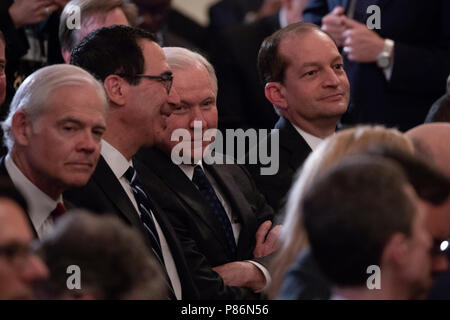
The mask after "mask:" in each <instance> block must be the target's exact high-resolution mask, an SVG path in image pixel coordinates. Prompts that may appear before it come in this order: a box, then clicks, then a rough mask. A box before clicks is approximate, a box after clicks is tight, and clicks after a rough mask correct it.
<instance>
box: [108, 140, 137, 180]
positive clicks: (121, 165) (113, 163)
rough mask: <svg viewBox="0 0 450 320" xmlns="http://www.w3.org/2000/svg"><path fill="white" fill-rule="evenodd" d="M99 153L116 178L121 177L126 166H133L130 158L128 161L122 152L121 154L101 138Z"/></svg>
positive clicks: (126, 168)
mask: <svg viewBox="0 0 450 320" xmlns="http://www.w3.org/2000/svg"><path fill="white" fill-rule="evenodd" d="M101 155H102V157H103V159H105V161H106V163H107V164H108V166H109V167H110V168H111V170H112V171H113V173H114V175H115V176H116V178H117V179H120V178H122V177H123V175H124V174H125V172H126V171H127V170H128V168H129V167H130V166H131V167H132V166H133V162H132V161H131V160H130V161H128V160H127V159H126V158H125V157H124V156H123V154H121V153H120V152H119V151H118V150H117V149H116V148H114V147H113V146H112V145H110V144H109V143H108V142H106V141H105V140H102V151H101Z"/></svg>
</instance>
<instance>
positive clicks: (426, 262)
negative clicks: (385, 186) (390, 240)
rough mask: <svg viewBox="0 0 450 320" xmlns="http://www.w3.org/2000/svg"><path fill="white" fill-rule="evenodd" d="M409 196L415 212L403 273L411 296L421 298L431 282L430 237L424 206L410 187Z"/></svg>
mask: <svg viewBox="0 0 450 320" xmlns="http://www.w3.org/2000/svg"><path fill="white" fill-rule="evenodd" d="M408 192H409V193H410V196H411V198H412V199H413V200H414V202H415V203H416V204H417V210H416V214H415V217H414V220H413V224H412V230H411V236H410V238H409V239H408V249H409V253H408V263H407V264H406V266H405V268H404V270H403V275H402V276H404V277H405V279H406V281H407V282H408V283H409V284H410V290H411V291H410V292H411V297H412V298H413V299H417V298H423V297H424V295H425V294H426V293H427V292H428V290H429V289H430V287H431V284H432V277H431V258H430V250H431V247H432V239H431V236H430V234H429V233H428V231H427V230H426V225H425V218H426V208H425V206H424V205H423V203H422V202H421V201H419V199H418V198H417V196H416V195H415V192H414V191H413V190H412V188H410V189H409V190H408Z"/></svg>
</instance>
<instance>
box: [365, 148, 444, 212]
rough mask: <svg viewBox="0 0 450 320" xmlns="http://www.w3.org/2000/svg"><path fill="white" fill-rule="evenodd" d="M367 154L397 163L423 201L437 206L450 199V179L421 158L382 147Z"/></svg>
mask: <svg viewBox="0 0 450 320" xmlns="http://www.w3.org/2000/svg"><path fill="white" fill-rule="evenodd" d="M413 142H414V141H413ZM415 147H416V149H417V147H418V145H417V144H415ZM367 153H368V154H371V155H374V156H381V157H384V158H387V159H389V160H392V161H395V162H396V163H397V164H398V165H399V166H400V167H401V168H402V169H403V171H404V173H405V175H406V178H407V179H408V181H409V183H410V184H411V185H412V186H413V187H414V189H415V191H416V193H417V195H418V196H419V197H420V198H421V199H422V200H424V201H426V202H430V203H431V204H433V205H436V206H437V205H441V204H443V203H444V202H445V201H446V200H447V199H448V197H450V179H449V178H447V177H446V176H445V175H443V174H442V173H441V172H439V170H438V169H436V168H434V167H432V166H430V165H429V164H428V163H427V162H426V161H425V160H424V159H422V158H421V157H418V156H415V155H412V154H409V153H406V152H403V151H401V150H396V149H392V148H388V147H381V146H378V147H375V148H372V149H370V150H368V152H367Z"/></svg>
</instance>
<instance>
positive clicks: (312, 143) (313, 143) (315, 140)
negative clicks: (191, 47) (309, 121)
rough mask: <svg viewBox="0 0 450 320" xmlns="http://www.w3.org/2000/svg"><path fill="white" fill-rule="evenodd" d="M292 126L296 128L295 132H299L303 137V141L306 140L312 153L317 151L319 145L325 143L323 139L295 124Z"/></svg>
mask: <svg viewBox="0 0 450 320" xmlns="http://www.w3.org/2000/svg"><path fill="white" fill-rule="evenodd" d="M291 124H292V126H293V127H294V128H295V130H297V132H298V133H299V134H300V135H301V136H302V137H303V139H305V141H306V143H307V144H308V146H309V147H310V148H311V150H312V151H314V150H315V149H317V147H318V146H319V144H320V143H321V142H322V141H323V139H321V138H319V137H316V136H313V135H312V134H310V133H308V132H306V131H304V130H302V129H300V128H299V127H297V126H296V125H295V124H293V123H291Z"/></svg>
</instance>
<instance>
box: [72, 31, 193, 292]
mask: <svg viewBox="0 0 450 320" xmlns="http://www.w3.org/2000/svg"><path fill="white" fill-rule="evenodd" d="M71 63H72V64H75V65H78V66H80V67H81V68H84V69H85V70H87V71H88V72H90V73H92V74H93V75H95V76H96V77H97V78H98V79H99V80H100V81H101V82H103V85H104V88H105V91H106V93H107V96H108V100H109V105H110V113H109V115H108V119H107V125H108V132H107V133H106V134H105V136H104V140H103V142H102V151H101V158H100V161H99V164H98V165H97V168H96V170H95V172H94V174H93V175H92V178H91V180H90V181H89V183H88V184H87V185H86V186H85V187H83V188H79V189H76V190H73V191H71V192H69V193H67V194H66V196H67V198H68V199H71V201H72V202H73V203H75V204H77V205H78V206H81V207H85V208H87V209H90V210H92V211H94V212H100V213H101V212H110V213H115V214H117V215H118V216H119V217H121V218H122V219H123V220H124V221H125V222H127V223H128V224H130V225H132V226H134V227H135V228H137V229H138V230H139V231H140V232H141V233H142V235H143V236H144V237H145V239H146V240H147V244H148V246H149V249H151V251H152V253H153V255H154V256H155V258H156V259H157V260H158V261H159V263H160V264H161V266H162V268H163V269H164V270H165V271H166V275H167V285H168V289H169V290H168V291H169V294H170V298H172V299H186V298H188V299H189V298H190V299H195V298H197V290H196V288H195V285H194V282H193V281H192V278H191V275H190V273H189V271H188V267H187V263H186V260H185V258H184V255H183V252H182V250H181V246H180V244H179V242H178V240H177V239H176V237H175V232H174V231H173V228H172V227H171V225H170V223H169V222H168V221H167V220H166V219H167V218H166V217H165V216H164V214H162V212H161V210H160V209H159V208H158V207H157V206H156V205H155V203H154V202H153V201H152V199H151V197H150V196H149V195H148V193H147V192H146V188H145V185H144V184H143V183H144V182H145V181H146V180H147V179H146V174H145V172H144V171H142V170H144V168H143V167H141V166H140V165H139V163H137V162H136V161H135V160H134V159H133V157H134V155H135V154H136V152H137V151H138V150H139V149H140V148H141V147H150V146H152V145H153V144H154V143H155V140H156V137H157V136H159V135H160V133H161V132H162V130H163V129H164V127H165V125H166V124H165V118H166V117H168V116H169V115H170V114H171V113H172V109H173V106H174V105H178V104H179V103H180V98H179V96H178V94H177V92H176V91H175V90H174V89H171V86H172V73H171V71H170V68H169V66H168V64H167V62H166V58H165V55H164V53H163V51H162V49H161V47H160V46H159V45H158V44H157V43H156V42H155V38H154V37H153V35H152V34H150V33H148V32H146V31H143V30H140V29H134V28H130V27H126V26H112V27H107V28H102V29H99V30H97V31H94V32H93V33H91V34H89V35H88V36H87V37H86V38H84V40H82V42H81V43H80V44H79V46H78V47H77V48H75V49H74V50H73V51H72V56H71ZM111 245H114V244H111ZM130 263H132V262H130Z"/></svg>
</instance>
